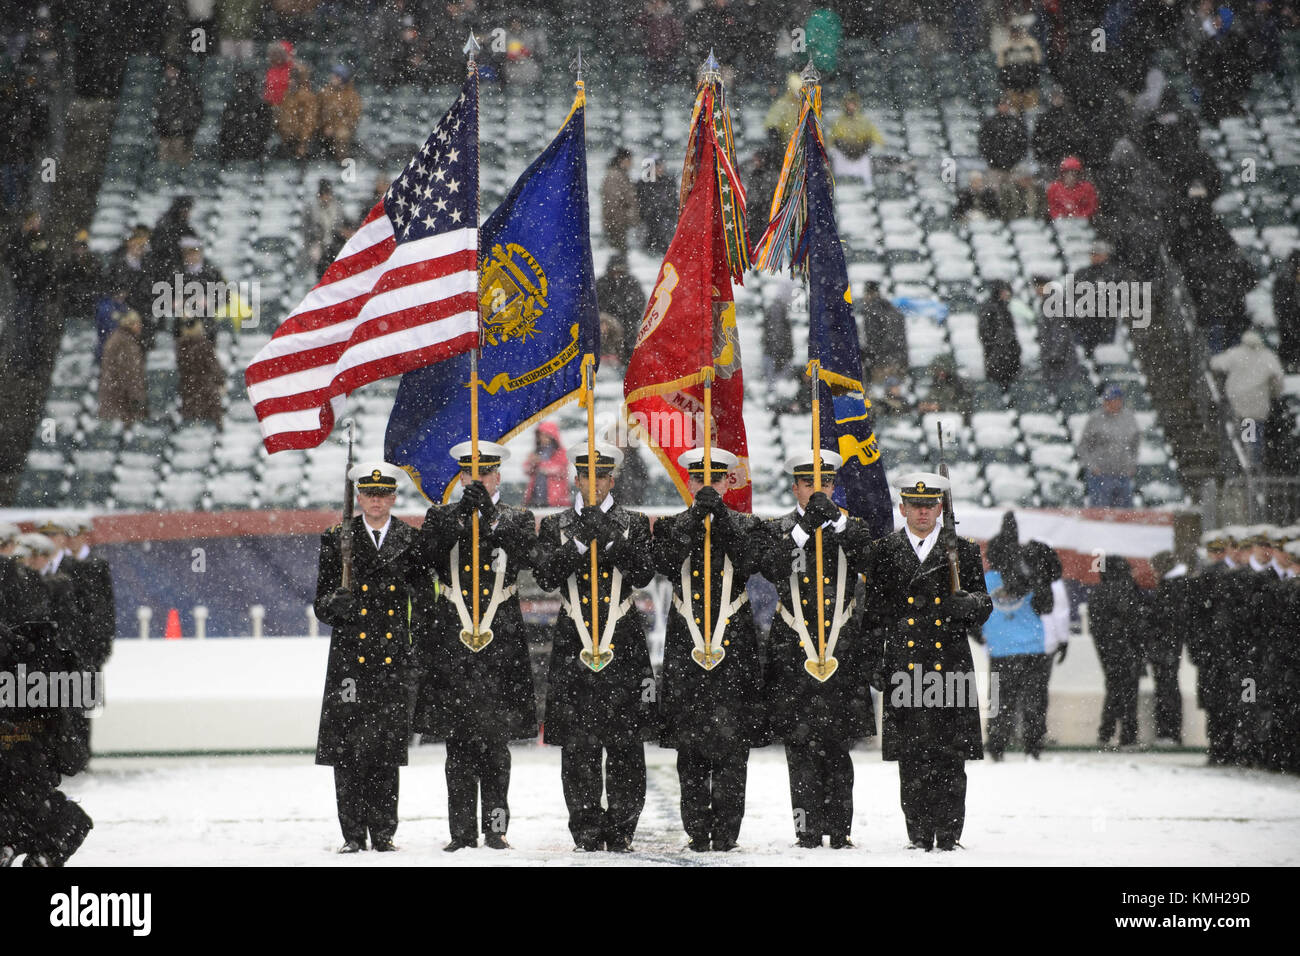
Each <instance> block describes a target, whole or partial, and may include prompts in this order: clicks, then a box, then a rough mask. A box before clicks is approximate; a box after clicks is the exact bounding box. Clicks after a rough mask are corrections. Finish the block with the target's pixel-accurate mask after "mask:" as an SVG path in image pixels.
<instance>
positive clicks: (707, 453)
mask: <svg viewBox="0 0 1300 956" xmlns="http://www.w3.org/2000/svg"><path fill="white" fill-rule="evenodd" d="M712 456H713V363H712V362H710V363H709V367H708V368H706V369H705V370H704V487H705V488H710V487H712V486H713V464H712V461H711V459H712ZM712 661H713V515H711V514H710V515H705V516H704V669H705V670H710V669H712V666H713V664H712Z"/></svg>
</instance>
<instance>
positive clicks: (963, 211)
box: [952, 169, 1002, 222]
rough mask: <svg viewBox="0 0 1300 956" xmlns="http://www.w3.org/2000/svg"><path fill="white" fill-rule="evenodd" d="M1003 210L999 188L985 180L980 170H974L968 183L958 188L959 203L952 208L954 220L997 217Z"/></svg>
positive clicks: (967, 220) (962, 220)
mask: <svg viewBox="0 0 1300 956" xmlns="http://www.w3.org/2000/svg"><path fill="white" fill-rule="evenodd" d="M1001 212H1002V210H1001V208H1000V207H999V204H998V193H997V190H995V189H994V188H993V187H992V186H990V185H988V183H987V182H985V180H984V174H983V173H982V172H981V171H980V170H978V169H976V170H973V171H972V172H971V174H970V179H969V180H967V183H966V185H965V186H963V187H962V188H960V189H958V190H957V204H956V205H955V206H953V209H952V218H953V221H955V222H969V221H970V220H972V219H997V218H998V217H999V216H1000V215H1001Z"/></svg>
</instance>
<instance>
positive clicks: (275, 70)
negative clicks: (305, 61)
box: [262, 40, 293, 106]
mask: <svg viewBox="0 0 1300 956" xmlns="http://www.w3.org/2000/svg"><path fill="white" fill-rule="evenodd" d="M266 58H267V61H268V63H269V65H268V66H267V68H266V77H265V78H264V79H263V81H262V99H264V100H265V101H266V102H267V103H269V104H270V105H271V106H279V105H280V104H281V103H283V102H284V98H285V97H286V96H287V95H288V94H289V78H290V76H291V74H292V73H293V44H292V43H290V42H288V41H287V40H281V41H279V42H277V43H272V44H270V45H268V46H267V48H266Z"/></svg>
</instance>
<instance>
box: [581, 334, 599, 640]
mask: <svg viewBox="0 0 1300 956" xmlns="http://www.w3.org/2000/svg"><path fill="white" fill-rule="evenodd" d="M582 366H583V369H582V390H583V401H584V402H586V404H587V505H588V507H597V508H598V507H600V504H599V503H598V502H597V501H596V391H595V388H596V382H595V378H596V356H594V355H584V356H583V357H582ZM596 542H597V539H596V538H592V539H591V542H590V545H589V547H590V548H591V647H592V652H591V653H592V662H593V663H595V664H599V663H600V658H599V654H600V607H599V601H600V584H599V583H598V582H599V579H598V578H597V576H596V571H597V568H596Z"/></svg>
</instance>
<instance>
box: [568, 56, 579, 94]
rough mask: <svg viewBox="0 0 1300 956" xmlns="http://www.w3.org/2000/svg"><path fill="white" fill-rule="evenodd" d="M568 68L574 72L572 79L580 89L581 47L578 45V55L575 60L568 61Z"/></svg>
mask: <svg viewBox="0 0 1300 956" xmlns="http://www.w3.org/2000/svg"><path fill="white" fill-rule="evenodd" d="M569 69H571V70H573V72H574V74H575V76H574V80H573V82H574V85H575V86H577V87H578V88H579V89H581V88H582V47H578V56H577V58H576V59H575V60H573V61H572V62H570V63H569Z"/></svg>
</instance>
